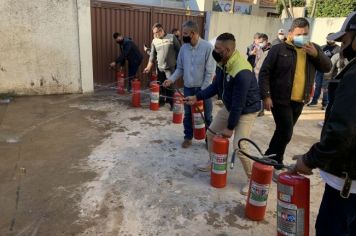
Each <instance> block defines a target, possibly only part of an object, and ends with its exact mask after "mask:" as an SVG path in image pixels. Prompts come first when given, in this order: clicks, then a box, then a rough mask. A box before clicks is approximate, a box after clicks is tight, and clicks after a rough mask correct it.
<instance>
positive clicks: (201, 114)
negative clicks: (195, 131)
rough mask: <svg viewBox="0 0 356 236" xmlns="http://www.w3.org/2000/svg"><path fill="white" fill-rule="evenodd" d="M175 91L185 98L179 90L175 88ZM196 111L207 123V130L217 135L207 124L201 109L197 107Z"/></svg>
mask: <svg viewBox="0 0 356 236" xmlns="http://www.w3.org/2000/svg"><path fill="white" fill-rule="evenodd" d="M175 90H176V91H177V92H178V93H179V94H180V95H181V96H182V97H184V95H183V94H182V92H181V91H180V90H179V89H178V88H175ZM195 109H196V111H198V112H199V113H200V116H201V118H202V119H203V121H204V123H205V127H206V129H207V130H209V131H210V132H211V133H212V134H214V135H217V133H216V132H215V131H213V130H212V129H210V128H209V126H208V125H207V124H206V121H205V117H204V114H203V112H202V111H201V110H200V109H199V107H196V108H195Z"/></svg>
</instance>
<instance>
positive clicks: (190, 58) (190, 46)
mask: <svg viewBox="0 0 356 236" xmlns="http://www.w3.org/2000/svg"><path fill="white" fill-rule="evenodd" d="M183 42H184V44H183V46H182V48H181V49H180V51H179V54H178V62H177V69H176V70H175V72H174V74H173V75H172V76H171V77H170V78H169V79H168V80H166V81H165V83H164V86H170V85H171V84H172V83H174V81H176V80H177V79H178V78H180V77H182V76H183V80H184V95H185V96H193V95H195V94H196V93H197V92H199V91H200V90H201V89H205V88H207V87H208V86H209V85H210V84H211V81H212V79H213V76H214V72H215V67H216V64H215V61H214V58H213V56H212V51H213V47H212V45H211V44H210V43H209V42H208V41H206V40H203V39H202V38H200V36H199V28H198V24H197V23H196V22H193V21H187V22H185V23H184V24H183ZM212 109H213V104H212V101H211V99H210V98H209V99H205V100H204V114H205V122H206V125H207V126H209V125H210V123H211V121H212ZM183 125H184V141H183V143H182V147H183V148H188V147H190V146H191V145H192V139H193V127H192V112H191V108H190V106H189V105H187V104H185V105H184V120H183Z"/></svg>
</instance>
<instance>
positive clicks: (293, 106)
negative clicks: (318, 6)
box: [259, 18, 331, 179]
mask: <svg viewBox="0 0 356 236" xmlns="http://www.w3.org/2000/svg"><path fill="white" fill-rule="evenodd" d="M330 69H331V61H330V59H329V58H328V57H327V56H326V55H325V54H324V53H323V51H322V49H321V48H320V46H318V45H316V44H314V43H311V42H310V37H309V22H308V21H307V19H305V18H296V19H294V21H293V22H292V25H291V28H290V31H289V34H288V37H287V40H286V41H285V42H283V43H280V44H277V45H275V46H273V47H272V48H271V49H270V51H269V52H268V55H267V57H266V59H265V61H264V62H263V65H262V67H261V70H260V74H259V85H260V91H261V95H262V98H263V103H264V108H265V109H266V110H268V111H272V115H273V118H274V121H275V124H276V130H275V131H274V134H273V137H272V139H271V141H270V144H269V147H268V149H267V151H266V154H267V155H269V154H276V157H275V158H274V159H275V160H276V161H277V162H278V163H283V155H284V152H285V149H286V147H287V144H288V143H289V142H290V140H291V138H292V135H293V127H294V125H295V123H296V122H297V120H298V118H299V116H300V114H301V113H302V110H303V106H304V104H306V103H308V102H309V99H310V94H311V91H312V87H313V84H314V77H315V71H316V70H318V71H321V72H328V71H329V70H330ZM278 173H279V171H275V173H274V179H276V177H277V175H278Z"/></svg>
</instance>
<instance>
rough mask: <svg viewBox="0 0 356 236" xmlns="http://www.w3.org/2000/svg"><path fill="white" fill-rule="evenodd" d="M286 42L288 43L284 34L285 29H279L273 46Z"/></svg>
mask: <svg viewBox="0 0 356 236" xmlns="http://www.w3.org/2000/svg"><path fill="white" fill-rule="evenodd" d="M284 41H286V36H285V34H284V29H279V30H278V35H277V38H276V39H275V40H273V42H272V46H274V45H277V44H280V43H284Z"/></svg>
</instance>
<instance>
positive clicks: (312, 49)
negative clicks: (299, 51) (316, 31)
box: [303, 43, 318, 57]
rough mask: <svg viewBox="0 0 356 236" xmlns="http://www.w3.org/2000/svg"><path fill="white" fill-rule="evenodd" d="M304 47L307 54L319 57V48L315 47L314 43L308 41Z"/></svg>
mask: <svg viewBox="0 0 356 236" xmlns="http://www.w3.org/2000/svg"><path fill="white" fill-rule="evenodd" d="M303 49H304V50H305V52H306V53H307V54H309V55H310V56H312V57H317V56H318V50H317V49H316V48H315V46H314V44H312V43H307V44H305V45H304V46H303Z"/></svg>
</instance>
